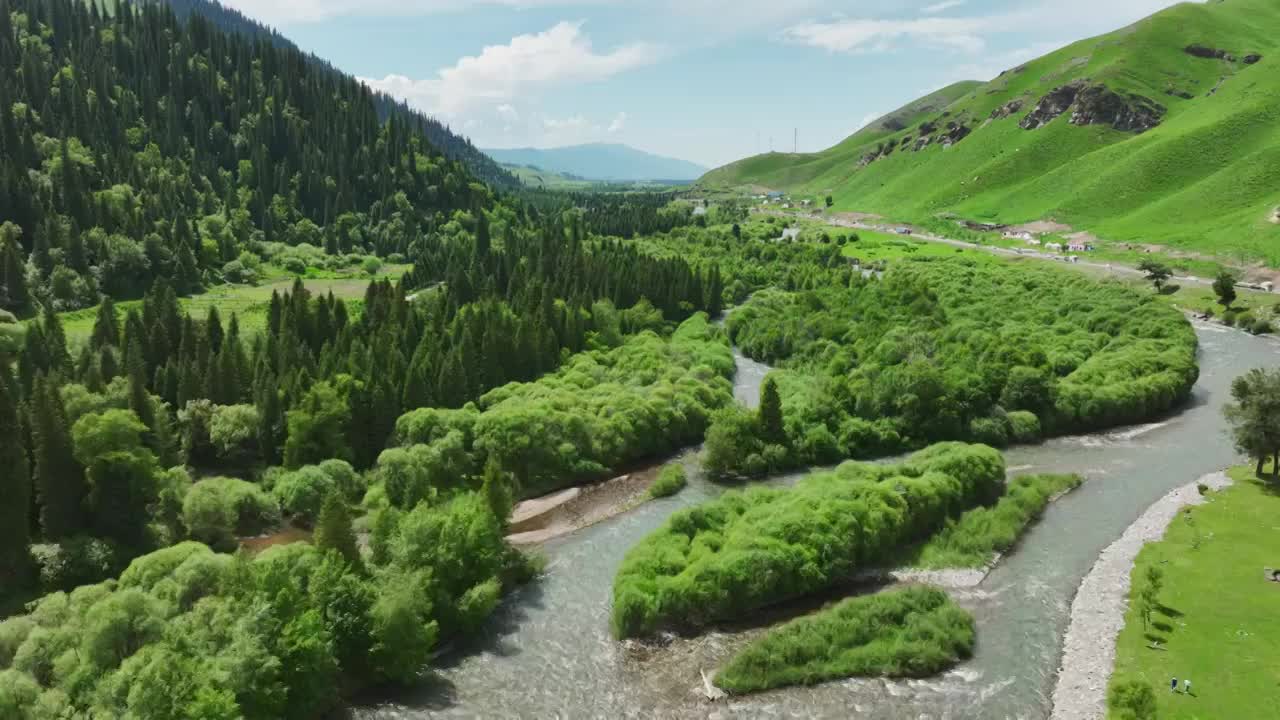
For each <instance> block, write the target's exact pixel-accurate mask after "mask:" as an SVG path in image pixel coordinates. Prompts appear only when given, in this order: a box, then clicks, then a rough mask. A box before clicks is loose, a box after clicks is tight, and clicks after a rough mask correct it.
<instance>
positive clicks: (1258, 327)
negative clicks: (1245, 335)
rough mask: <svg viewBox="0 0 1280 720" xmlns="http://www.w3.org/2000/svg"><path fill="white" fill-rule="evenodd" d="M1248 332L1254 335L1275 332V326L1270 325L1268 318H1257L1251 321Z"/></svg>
mask: <svg viewBox="0 0 1280 720" xmlns="http://www.w3.org/2000/svg"><path fill="white" fill-rule="evenodd" d="M1249 332H1251V333H1253V334H1254V335H1270V334H1271V333H1273V332H1275V328H1274V327H1272V325H1271V321H1270V320H1268V319H1266V318H1258V319H1257V320H1254V321H1253V325H1252V327H1250V328H1249Z"/></svg>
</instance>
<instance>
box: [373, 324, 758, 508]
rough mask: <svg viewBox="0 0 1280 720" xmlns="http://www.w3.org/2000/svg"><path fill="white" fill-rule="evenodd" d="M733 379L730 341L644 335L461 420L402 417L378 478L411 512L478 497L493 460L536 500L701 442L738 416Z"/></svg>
mask: <svg viewBox="0 0 1280 720" xmlns="http://www.w3.org/2000/svg"><path fill="white" fill-rule="evenodd" d="M637 308H640V309H641V310H643V304H637ZM633 309H634V308H633ZM601 311H604V308H601ZM643 315H645V313H643V312H640V313H639V314H638V315H637V316H635V317H633V318H632V319H631V320H628V322H637V323H644V322H648V321H646V320H644V319H643V318H642V317H641V316H643ZM733 373H734V362H733V353H732V351H731V350H730V349H729V344H728V342H727V340H726V338H725V336H724V333H723V332H722V331H720V330H719V328H717V327H715V326H714V325H712V324H711V323H710V322H708V320H707V317H706V315H705V314H697V315H694V316H693V317H691V318H689V319H688V320H686V321H685V322H684V323H682V324H681V325H680V326H679V327H678V328H677V329H676V330H675V332H674V333H673V334H672V336H671V338H670V339H669V340H663V339H662V338H660V337H659V336H658V335H657V334H655V333H652V332H642V333H640V334H639V335H636V336H633V337H630V338H628V339H627V340H626V342H625V343H623V344H622V345H621V346H620V347H616V348H612V349H601V350H595V351H590V352H583V353H579V354H578V355H575V356H574V357H573V358H572V359H571V360H570V361H569V362H567V363H566V364H565V365H564V366H563V367H561V369H560V370H559V371H557V372H555V373H552V374H549V375H545V376H543V377H542V378H541V379H539V380H538V381H537V382H530V383H510V384H508V385H505V386H503V387H500V388H497V389H494V390H492V391H490V392H488V393H486V394H485V395H484V396H483V397H482V398H481V399H480V401H479V403H477V404H475V405H468V406H467V407H465V408H463V409H461V410H439V409H434V408H428V409H421V410H415V411H413V412H410V413H407V414H405V415H403V416H401V417H400V419H399V420H398V421H397V423H396V437H397V438H398V439H399V441H400V442H401V443H402V444H403V445H406V446H407V447H401V448H393V449H391V450H388V451H386V452H384V453H383V454H382V456H381V457H380V458H379V460H378V466H377V468H376V469H375V478H377V480H378V481H380V482H381V483H383V484H384V485H385V490H386V497H387V499H388V500H389V501H390V502H391V504H393V505H395V506H396V507H399V508H401V509H406V510H407V509H411V508H412V507H413V505H414V504H415V503H416V502H418V501H419V500H421V499H427V498H430V497H431V496H432V494H433V493H435V492H446V493H447V492H453V491H456V490H458V489H477V488H478V487H479V480H480V478H479V477H476V473H478V472H479V471H480V469H481V468H483V467H484V466H485V464H486V463H487V462H488V461H489V460H490V459H494V460H496V461H497V462H498V463H499V465H500V467H501V469H502V470H503V471H504V472H507V473H510V474H511V475H513V476H514V478H515V480H516V483H517V488H518V491H519V493H520V494H522V495H523V496H525V497H532V496H537V495H541V494H543V493H547V492H551V491H553V490H556V489H559V488H563V487H566V486H568V485H572V484H574V483H578V482H582V481H583V480H585V479H591V478H595V477H601V476H603V475H606V474H608V472H609V470H610V469H612V468H618V467H620V466H623V465H626V464H628V463H632V462H635V461H637V460H640V459H642V458H645V457H652V456H655V455H661V454H665V453H670V452H672V451H674V450H676V449H678V448H681V447H684V446H686V445H688V444H690V443H693V442H697V441H698V440H701V439H702V438H703V436H704V434H705V432H706V429H707V426H708V425H709V424H710V422H711V416H712V414H713V413H714V412H716V411H717V410H719V409H721V408H725V407H726V406H729V405H732V404H733V392H732V385H731V383H730V381H729V378H731V377H733Z"/></svg>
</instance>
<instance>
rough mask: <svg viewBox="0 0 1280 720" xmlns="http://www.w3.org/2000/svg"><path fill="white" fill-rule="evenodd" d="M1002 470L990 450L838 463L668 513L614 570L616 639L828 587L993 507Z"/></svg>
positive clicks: (943, 450) (954, 449) (957, 447)
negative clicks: (787, 484)
mask: <svg viewBox="0 0 1280 720" xmlns="http://www.w3.org/2000/svg"><path fill="white" fill-rule="evenodd" d="M1004 474H1005V468H1004V459H1003V458H1002V457H1001V455H1000V453H999V452H997V451H996V450H994V449H992V448H989V447H985V446H981V445H961V444H958V443H948V444H943V445H938V446H934V447H932V448H929V449H927V450H924V451H921V452H919V453H917V454H916V455H914V456H912V457H911V458H909V459H908V460H907V461H906V462H904V463H902V464H900V465H871V464H858V463H846V464H845V465H842V466H841V467H840V468H838V469H836V470H835V471H833V472H825V473H816V474H813V475H811V476H809V477H807V478H805V479H804V480H802V481H801V482H800V483H798V484H797V485H796V486H795V487H794V488H790V489H780V488H768V487H755V488H751V489H749V490H747V491H745V492H729V493H726V494H725V495H723V496H721V497H720V498H718V499H717V500H714V501H711V502H708V503H705V504H703V505H699V506H696V507H692V508H688V509H686V510H682V511H680V512H677V513H675V514H674V515H672V516H671V518H670V519H668V521H667V523H666V524H665V525H664V526H663V527H661V528H660V529H658V530H657V531H655V532H654V533H652V534H650V535H649V536H648V537H647V538H645V539H644V540H643V541H641V542H640V544H638V545H637V546H636V547H634V548H632V549H631V551H630V552H629V553H628V554H627V556H626V559H625V560H624V561H623V563H622V567H621V568H620V569H619V570H618V575H617V578H616V579H615V580H614V586H613V631H614V633H615V634H616V635H617V636H618V637H635V636H641V635H649V634H652V633H654V632H657V631H658V630H661V629H663V628H667V627H674V626H701V625H705V624H707V623H709V622H713V621H716V620H722V619H726V618H731V617H739V616H741V615H742V614H743V613H746V612H750V611H752V610H756V609H759V608H761V607H764V606H766V605H770V604H773V603H776V602H780V601H783V600H788V599H791V598H795V597H799V596H803V595H806V594H809V593H813V592H817V591H820V590H823V589H826V588H828V587H830V586H831V585H832V584H834V583H837V582H840V581H842V580H843V579H845V578H848V577H849V576H851V575H852V574H854V573H855V572H856V571H857V570H858V569H859V568H865V567H869V566H874V565H875V564H876V563H881V562H884V561H886V560H887V559H888V558H890V557H891V556H892V555H893V554H894V553H895V552H897V550H898V549H899V548H901V547H902V546H904V545H907V544H910V543H912V542H917V541H920V540H923V539H924V538H926V537H928V536H929V535H931V534H932V533H933V532H935V531H937V530H938V529H940V528H942V527H943V526H944V525H945V524H946V522H947V520H948V519H949V518H951V517H955V516H957V515H959V514H960V513H961V512H963V511H964V510H966V509H968V508H971V507H974V506H977V505H981V504H984V503H988V502H994V501H995V499H996V498H998V497H999V496H1000V492H1001V489H1002V487H1003V482H1004Z"/></svg>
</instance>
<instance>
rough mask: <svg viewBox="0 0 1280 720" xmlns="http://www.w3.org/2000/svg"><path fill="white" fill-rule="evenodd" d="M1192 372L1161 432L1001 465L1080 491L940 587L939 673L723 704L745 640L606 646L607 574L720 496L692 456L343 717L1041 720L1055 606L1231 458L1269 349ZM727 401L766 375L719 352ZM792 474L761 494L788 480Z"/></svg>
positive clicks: (1224, 344) (1254, 343) (1261, 346)
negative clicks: (961, 648)
mask: <svg viewBox="0 0 1280 720" xmlns="http://www.w3.org/2000/svg"><path fill="white" fill-rule="evenodd" d="M1196 331H1197V334H1198V335H1199V338H1200V343H1201V377H1200V382H1199V384H1198V385H1197V386H1196V388H1195V392H1194V397H1193V399H1192V401H1191V402H1190V403H1189V404H1188V406H1187V407H1186V408H1184V409H1183V410H1182V411H1181V412H1180V413H1178V414H1177V415H1175V416H1173V417H1171V418H1169V419H1167V420H1166V421H1164V422H1160V423H1155V424H1152V425H1147V426H1142V427H1138V428H1127V429H1124V430H1119V431H1115V432H1110V433H1104V434H1099V435H1090V436H1085V437H1073V438H1062V439H1058V440H1054V441H1051V442H1048V443H1045V444H1043V445H1039V446H1035V447H1025V448H1015V449H1013V450H1010V451H1009V452H1008V453H1007V462H1008V465H1009V467H1010V468H1016V469H1018V470H1019V471H1022V472H1037V471H1053V472H1077V473H1080V474H1082V475H1084V476H1086V477H1087V479H1088V482H1086V483H1085V485H1084V486H1083V487H1082V488H1081V489H1080V490H1078V491H1076V492H1075V493H1072V494H1071V495H1068V496H1067V497H1065V498H1063V499H1061V500H1059V501H1058V502H1057V503H1055V504H1054V505H1052V506H1051V507H1050V508H1049V510H1048V511H1047V512H1046V514H1045V516H1044V518H1043V519H1042V521H1041V522H1040V523H1039V524H1038V525H1037V526H1035V527H1034V528H1033V529H1032V530H1031V531H1030V532H1029V533H1028V535H1027V536H1026V537H1025V538H1024V540H1023V542H1022V543H1021V545H1020V546H1019V548H1018V549H1017V551H1016V552H1014V553H1013V554H1011V555H1010V556H1009V557H1007V558H1006V559H1005V560H1004V561H1003V562H1002V563H1001V564H1000V566H999V567H997V568H996V570H995V571H994V572H993V573H992V574H991V575H990V576H989V577H988V578H987V580H986V581H985V582H984V583H983V584H982V585H981V586H979V587H978V588H976V589H975V590H972V591H966V592H958V593H953V595H954V596H955V597H956V599H957V600H958V601H959V602H961V603H962V604H963V605H965V606H966V607H968V608H969V609H970V610H972V611H973V612H974V614H975V616H976V618H977V621H978V647H977V652H976V654H975V656H974V658H973V659H972V660H971V661H969V662H967V663H965V664H963V665H962V666H960V667H959V668H957V669H956V670H954V671H952V672H950V673H947V674H946V675H944V676H941V677H940V678H935V679H932V680H925V681H904V682H896V681H895V682H889V681H884V680H847V681H842V682H834V683H828V684H825V685H821V686H818V687H814V688H798V689H788V690H781V691H776V692H771V693H766V694H762V695H757V696H752V697H749V698H744V699H731V700H730V701H728V702H726V703H720V704H715V705H712V704H709V703H707V702H705V701H704V700H702V699H701V698H700V691H701V680H700V678H699V675H698V671H699V670H700V669H706V670H707V671H708V672H712V671H714V669H715V668H716V667H717V666H718V665H719V664H720V663H722V662H724V661H725V660H727V658H728V657H729V655H730V654H731V653H732V652H733V651H734V650H736V649H737V648H738V647H740V646H741V645H743V644H744V643H745V642H747V641H748V640H749V639H750V638H751V637H754V636H755V635H756V634H757V633H758V632H759V630H758V629H754V628H735V629H733V630H718V631H713V632H710V633H707V634H705V635H702V636H700V637H697V638H692V639H673V640H672V641H671V642H670V643H669V644H667V645H665V646H663V647H660V648H654V647H647V646H643V645H637V644H632V643H618V642H615V641H614V640H613V639H612V638H611V636H610V634H609V603H610V593H611V588H612V583H613V577H614V574H615V572H616V571H617V568H618V566H619V564H620V563H621V561H622V558H623V556H624V555H625V554H626V552H627V550H628V549H629V548H631V547H632V546H633V545H635V544H636V543H637V542H639V541H640V540H641V539H642V538H643V537H644V536H645V535H647V534H648V533H650V532H651V531H652V530H654V529H655V528H657V527H658V526H659V525H660V524H661V523H662V522H663V521H664V520H665V519H666V518H667V517H668V516H669V515H670V514H671V513H672V512H674V511H675V510H677V509H678V508H681V507H685V506H688V505H693V504H696V503H701V502H704V501H706V500H709V499H712V498H714V497H715V496H717V495H718V494H720V493H721V492H723V491H724V489H723V488H722V487H720V486H717V485H715V484H712V483H710V482H708V481H707V480H706V479H705V478H703V477H702V474H701V471H700V468H699V466H698V463H697V453H696V451H688V452H686V453H684V454H683V455H682V456H681V459H682V461H683V462H684V463H685V465H686V468H687V469H688V471H689V480H690V482H689V487H688V488H687V489H686V490H685V491H684V492H682V493H680V494H679V495H677V496H676V497H674V498H668V499H664V500H658V501H654V502H650V503H646V504H645V505H643V506H641V507H639V508H637V509H636V510H633V511H632V512H630V513H627V514H625V515H622V516H620V517H617V518H614V519H612V520H609V521H607V522H604V523H602V524H600V525H596V526H594V527H591V528H588V529H586V530H583V531H581V532H578V533H576V534H574V535H571V536H568V537H565V538H561V539H559V540H556V541H553V542H551V543H549V544H547V545H546V546H544V552H545V553H546V555H547V559H548V568H547V573H546V576H545V577H544V578H542V579H541V580H540V581H539V582H536V583H533V584H531V585H529V586H527V587H525V588H523V589H522V590H520V591H518V592H516V593H514V594H513V595H512V596H510V597H509V598H507V600H506V601H505V602H504V603H503V605H502V607H501V608H500V609H499V610H498V612H497V613H495V616H494V618H493V619H492V621H491V622H490V623H489V625H488V627H487V629H486V631H485V632H484V633H483V635H482V636H481V637H478V638H475V640H474V643H473V645H472V646H471V647H469V648H464V649H461V650H460V651H459V652H458V653H457V654H456V656H453V657H449V658H445V659H444V660H443V664H442V665H441V666H440V667H439V668H438V671H437V672H436V673H435V676H434V677H433V678H432V679H431V680H430V682H428V683H427V684H426V685H425V686H424V687H422V688H419V689H417V690H415V691H412V692H410V693H408V694H406V695H403V696H400V697H397V698H395V699H394V700H391V701H386V702H382V703H379V704H370V705H364V706H361V707H357V708H355V709H354V710H353V714H354V715H355V716H356V717H357V718H361V719H362V720H381V719H384V718H385V719H391V718H414V719H417V718H716V719H720V718H724V719H728V718H813V717H821V718H845V717H849V716H850V715H853V714H855V713H857V714H864V713H865V714H866V715H867V716H869V717H875V718H893V719H898V718H901V719H903V720H907V719H910V720H926V719H937V720H949V719H954V720H970V719H972V720H990V719H992V718H1017V719H1020V720H1021V719H1024V718H1025V719H1027V720H1035V719H1042V718H1046V717H1047V716H1048V713H1049V709H1050V697H1051V695H1052V692H1053V681H1054V675H1055V672H1056V670H1057V667H1058V663H1059V660H1060V656H1061V643H1062V633H1063V631H1064V630H1065V627H1066V623H1067V619H1068V611H1069V608H1070V604H1071V600H1072V596H1073V594H1074V593H1075V590H1076V587H1077V585H1078V584H1079V582H1080V580H1081V578H1083V576H1084V575H1085V574H1086V573H1087V572H1088V570H1089V568H1090V567H1091V566H1092V565H1093V562H1094V560H1095V559H1096V558H1097V556H1098V553H1099V552H1100V551H1101V550H1102V549H1103V548H1104V547H1106V546H1107V545H1108V544H1110V543H1111V542H1112V541H1114V540H1115V539H1116V538H1117V537H1119V536H1120V534H1121V533H1122V532H1123V531H1124V529H1125V528H1126V527H1127V526H1128V525H1129V524H1130V523H1131V522H1133V520H1134V519H1136V518H1137V517H1138V515H1140V514H1141V513H1142V511H1143V510H1144V509H1145V508H1146V507H1147V506H1148V505H1150V504H1151V503H1152V502H1154V501H1156V500H1157V499H1159V498H1160V497H1162V496H1163V495H1164V494H1165V493H1166V492H1168V491H1169V490H1170V489H1172V488H1174V487H1177V486H1180V485H1184V484H1186V483H1188V482H1191V481H1194V480H1195V479H1197V478H1198V477H1200V476H1202V475H1204V474H1207V473H1209V472H1213V471H1215V470H1219V469H1221V468H1223V467H1225V466H1226V465H1229V464H1231V463H1233V462H1235V461H1236V460H1237V458H1236V455H1235V453H1234V452H1233V450H1232V448H1231V443H1230V441H1229V440H1228V439H1227V437H1226V435H1225V430H1224V425H1223V422H1222V420H1221V408H1222V405H1223V403H1225V402H1226V401H1227V399H1229V390H1230V383H1231V381H1232V380H1233V379H1234V378H1235V377H1236V376H1238V375H1240V374H1242V373H1243V372H1245V371H1246V370H1249V369H1251V368H1254V367H1260V366H1266V365H1272V364H1274V363H1275V362H1276V361H1277V359H1280V344H1277V343H1276V342H1275V341H1273V340H1270V339H1265V338H1255V337H1250V336H1248V335H1245V334H1243V333H1239V332H1235V331H1231V330H1226V329H1224V328H1220V327H1218V326H1213V325H1200V324H1197V326H1196ZM735 356H736V359H737V363H738V375H737V380H736V383H735V385H736V387H735V396H736V397H737V399H738V401H739V402H742V403H744V404H747V405H754V404H755V403H756V401H757V398H758V395H759V388H760V384H761V382H762V381H763V379H764V376H765V374H766V373H767V372H768V368H767V367H766V366H764V365H761V364H759V363H756V362H753V361H751V360H749V359H747V358H745V357H743V356H742V355H741V354H738V353H737V352H736V351H735ZM796 477H798V475H788V476H784V477H780V478H775V479H774V480H772V481H771V482H774V483H787V482H792V481H794V480H795V478H796Z"/></svg>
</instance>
